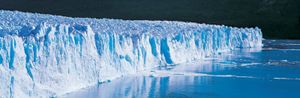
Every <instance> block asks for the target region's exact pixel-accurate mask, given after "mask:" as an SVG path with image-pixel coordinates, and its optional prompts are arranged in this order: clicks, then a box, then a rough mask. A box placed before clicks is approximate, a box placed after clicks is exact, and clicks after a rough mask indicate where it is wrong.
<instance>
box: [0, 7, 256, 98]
mask: <svg viewBox="0 0 300 98" xmlns="http://www.w3.org/2000/svg"><path fill="white" fill-rule="evenodd" d="M261 41H262V34H261V31H260V29H258V28H234V27H227V26H218V25H206V24H196V23H184V22H170V21H127V20H113V19H88V18H68V17H61V16H53V15H42V14H32V13H23V12H16V11H0V53H1V55H0V97H4V98H10V97H22V98H24V97H51V96H57V95H61V94H65V93H67V92H70V91H74V90H77V89H80V88H84V87H87V86H91V85H96V84H98V83H100V82H103V81H107V80H110V79H113V78H116V77H120V76H122V75H127V74H135V73H137V72H138V71H141V70H147V69H150V68H153V67H157V66H166V65H172V64H178V63H185V62H189V61H193V60H197V59H202V58H204V57H207V56H211V55H214V54H217V53H221V52H224V51H230V50H232V49H235V48H253V47H261V45H262V42H261Z"/></svg>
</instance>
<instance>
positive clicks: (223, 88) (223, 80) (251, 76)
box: [63, 40, 300, 98]
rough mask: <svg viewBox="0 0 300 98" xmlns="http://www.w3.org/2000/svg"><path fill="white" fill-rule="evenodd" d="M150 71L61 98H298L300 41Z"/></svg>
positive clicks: (279, 42) (274, 42)
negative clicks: (150, 73) (149, 72)
mask: <svg viewBox="0 0 300 98" xmlns="http://www.w3.org/2000/svg"><path fill="white" fill-rule="evenodd" d="M152 73H154V74H155V75H148V74H147V75H139V76H127V77H121V78H118V79H116V80H113V81H111V82H107V83H103V84H99V85H97V86H95V87H90V88H86V89H83V90H80V91H78V92H73V93H70V94H67V95H64V96H63V97H64V98H300V41H299V40H265V41H264V47H263V49H262V50H259V49H258V50H256V49H252V50H249V49H243V50H237V51H233V52H230V53H225V54H222V55H219V56H216V57H213V58H211V59H205V60H203V61H200V62H194V63H187V64H180V65H176V66H171V67H161V68H156V69H153V71H152ZM141 74H142V73H141Z"/></svg>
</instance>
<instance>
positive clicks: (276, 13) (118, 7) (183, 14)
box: [0, 0, 300, 39]
mask: <svg viewBox="0 0 300 98" xmlns="http://www.w3.org/2000/svg"><path fill="white" fill-rule="evenodd" d="M299 6H300V0H0V9H1V10H18V11H25V12H34V13H46V14H54V15H63V16H70V17H91V18H113V19H126V20H170V21H188V22H197V23H207V24H223V25H228V26H236V27H256V26H257V27H259V28H261V29H262V32H263V36H264V38H267V39H300V15H299V13H300V10H299Z"/></svg>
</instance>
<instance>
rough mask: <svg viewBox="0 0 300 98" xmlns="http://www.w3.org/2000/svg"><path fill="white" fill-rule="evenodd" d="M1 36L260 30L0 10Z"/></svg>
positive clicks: (164, 33) (166, 33) (189, 23)
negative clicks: (47, 31) (43, 31)
mask: <svg viewBox="0 0 300 98" xmlns="http://www.w3.org/2000/svg"><path fill="white" fill-rule="evenodd" d="M0 20H1V21H0V32H1V33H0V37H1V36H2V37H3V36H5V35H7V34H8V35H18V36H25V35H24V34H19V33H18V32H19V31H18V30H22V29H24V27H27V28H26V29H32V30H33V29H34V28H35V27H36V26H39V25H42V24H48V25H54V26H59V25H73V26H78V27H81V26H87V25H88V26H90V27H91V28H92V29H93V30H94V31H95V32H97V31H98V32H100V31H101V32H100V33H119V34H140V33H151V34H152V35H160V36H164V35H168V34H169V33H182V32H197V31H198V30H213V29H215V30H216V29H222V28H223V29H224V28H229V29H236V30H246V31H247V30H257V29H259V28H236V27H229V26H224V25H207V24H198V23H192V22H179V21H148V20H121V19H95V18H70V17H64V16H56V15H47V14H37V13H25V12H18V11H5V10H0Z"/></svg>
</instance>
